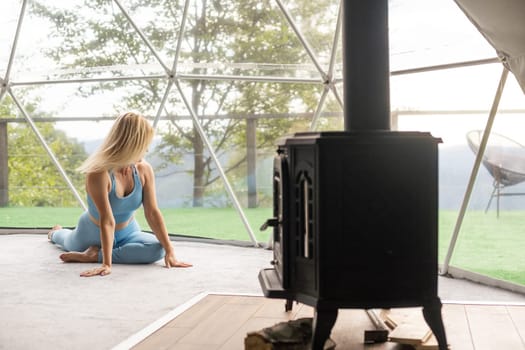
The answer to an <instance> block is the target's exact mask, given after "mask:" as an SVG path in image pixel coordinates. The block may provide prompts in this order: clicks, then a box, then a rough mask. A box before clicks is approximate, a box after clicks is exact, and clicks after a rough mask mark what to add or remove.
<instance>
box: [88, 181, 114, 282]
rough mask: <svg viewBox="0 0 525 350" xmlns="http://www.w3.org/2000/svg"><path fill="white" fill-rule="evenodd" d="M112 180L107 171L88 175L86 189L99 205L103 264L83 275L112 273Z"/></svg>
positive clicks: (96, 204) (97, 205)
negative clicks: (109, 194)
mask: <svg viewBox="0 0 525 350" xmlns="http://www.w3.org/2000/svg"><path fill="white" fill-rule="evenodd" d="M110 186H111V182H110V179H109V176H108V174H107V172H105V171H104V172H98V173H89V174H87V177H86V190H87V192H88V193H89V195H90V196H91V199H92V200H93V203H95V206H96V207H97V210H98V213H99V222H100V242H101V246H102V247H101V248H102V266H101V267H97V268H94V269H91V270H88V271H84V272H83V273H81V274H80V275H81V276H85V277H90V276H95V275H102V276H104V275H109V274H110V273H111V263H112V262H111V255H112V251H113V240H114V239H115V218H114V217H113V211H112V209H111V205H110V203H109V198H108V191H109V188H110Z"/></svg>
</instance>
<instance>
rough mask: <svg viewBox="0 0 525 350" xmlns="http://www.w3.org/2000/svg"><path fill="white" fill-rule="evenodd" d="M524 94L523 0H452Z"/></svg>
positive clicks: (524, 24) (524, 21) (524, 43)
mask: <svg viewBox="0 0 525 350" xmlns="http://www.w3.org/2000/svg"><path fill="white" fill-rule="evenodd" d="M455 1H456V3H457V4H458V6H459V7H460V8H461V9H462V10H463V12H464V13H465V14H466V15H467V17H468V18H469V19H470V21H471V22H472V23H473V24H474V25H475V26H476V28H477V29H478V30H479V31H480V32H481V34H482V35H483V36H484V37H485V39H487V41H488V42H489V43H490V44H491V45H492V46H493V47H494V48H495V49H496V52H497V53H498V56H499V58H500V59H501V61H502V63H503V64H504V65H505V67H507V69H508V70H509V71H511V72H512V73H513V74H514V75H515V76H516V79H517V80H518V83H519V84H520V86H521V89H522V90H523V92H524V93H525V20H524V18H525V0H498V1H494V0H455Z"/></svg>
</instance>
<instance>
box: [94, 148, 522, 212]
mask: <svg viewBox="0 0 525 350" xmlns="http://www.w3.org/2000/svg"><path fill="white" fill-rule="evenodd" d="M100 142H101V141H100V140H94V141H89V142H84V148H85V149H86V152H88V153H91V152H93V151H94V150H95V149H96V148H97V147H98V145H99V144H100ZM474 160H475V155H474V154H473V153H472V151H471V150H470V149H469V148H468V147H467V145H458V146H444V145H440V146H439V207H440V209H449V210H458V209H459V208H460V207H461V203H462V201H463V197H464V195H465V190H466V187H467V184H468V181H469V177H470V172H471V171H472V167H473V164H474ZM148 161H149V162H150V163H151V164H152V165H153V166H154V167H156V166H158V165H159V164H160V161H159V160H158V159H155V158H154V157H149V158H148ZM258 163H259V164H258V166H257V169H258V170H257V187H258V188H259V189H260V190H261V191H264V192H265V193H266V194H267V195H271V193H272V192H271V186H272V168H271V167H272V166H273V165H272V164H273V163H272V158H271V157H266V158H264V159H260V160H259V161H258ZM192 164H193V157H192V156H191V155H188V156H187V157H185V159H184V161H183V164H182V165H177V164H174V165H171V166H169V167H167V168H165V169H162V170H161V171H158V172H157V179H156V184H157V197H158V201H159V205H160V206H161V207H181V206H187V205H189V204H190V203H191V200H192V192H193V178H192V174H191V173H189V172H185V170H187V169H191V168H192ZM232 186H233V187H234V189H235V191H236V192H237V191H239V192H242V193H245V192H246V189H245V188H243V187H245V184H244V181H242V183H237V184H232ZM512 190H513V191H514V192H521V193H525V184H520V185H516V186H513V188H512ZM491 192H492V177H491V176H490V174H489V173H488V171H487V169H485V167H483V166H481V167H480V169H479V174H478V178H477V180H476V182H475V185H474V188H473V192H472V195H471V198H470V201H469V207H468V208H469V209H473V210H484V209H485V207H486V205H487V203H488V200H489V197H490V194H491ZM213 202H214V204H215V205H216V204H217V203H231V202H230V200H229V198H228V195H227V192H226V191H224V193H222V194H220V193H219V194H217V195H215V196H214V199H213ZM500 205H501V208H502V209H505V210H511V209H525V196H523V197H521V196H513V197H505V198H502V199H501V200H500ZM495 208H496V203H495V199H494V201H493V203H492V206H491V209H492V210H495Z"/></svg>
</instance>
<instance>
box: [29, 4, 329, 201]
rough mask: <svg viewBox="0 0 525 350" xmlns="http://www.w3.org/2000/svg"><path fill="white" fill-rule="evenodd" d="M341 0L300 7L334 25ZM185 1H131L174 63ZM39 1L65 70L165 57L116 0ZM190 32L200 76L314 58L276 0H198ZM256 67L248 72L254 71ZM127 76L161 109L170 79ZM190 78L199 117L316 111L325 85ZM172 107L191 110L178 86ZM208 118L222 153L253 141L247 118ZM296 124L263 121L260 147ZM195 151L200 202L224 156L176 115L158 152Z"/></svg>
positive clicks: (187, 44) (141, 101)
mask: <svg viewBox="0 0 525 350" xmlns="http://www.w3.org/2000/svg"><path fill="white" fill-rule="evenodd" d="M332 2H333V1H329V0H324V1H318V2H314V3H311V2H309V1H306V0H301V1H300V3H301V6H297V7H296V8H293V9H291V11H293V12H294V14H295V15H297V18H299V19H300V20H301V21H303V22H308V23H307V25H308V26H310V27H311V28H326V25H327V24H328V23H325V22H326V18H325V17H323V16H322V14H323V13H324V12H325V10H326V9H327V8H328V7H329V6H330V4H332ZM183 4H184V1H181V0H175V1H164V0H137V1H135V2H133V3H132V4H131V5H129V7H128V8H127V11H128V13H130V14H131V17H132V18H136V19H140V23H141V30H142V32H143V33H145V35H146V36H147V37H148V40H149V41H150V42H151V43H152V45H154V47H155V49H156V50H157V51H158V52H160V53H161V55H162V56H163V57H167V58H169V60H168V62H171V60H173V58H174V57H175V52H176V47H177V40H178V36H177V35H178V29H179V28H180V26H181V17H182V12H183V11H182V9H183ZM32 8H33V11H34V13H35V14H37V15H39V16H42V17H44V18H47V19H49V20H51V21H52V23H54V33H53V35H54V36H55V37H58V38H61V40H60V44H59V45H57V46H55V47H52V48H50V49H49V50H48V52H47V54H48V56H49V57H51V58H53V59H55V60H56V61H57V62H61V64H62V65H63V66H64V68H66V67H96V66H110V67H111V66H113V67H117V66H119V65H129V64H131V65H136V64H142V63H151V62H156V59H155V57H154V55H153V54H152V52H151V51H150V50H149V49H148V48H147V46H146V45H144V42H143V40H142V39H141V38H140V37H139V36H138V35H137V34H136V32H135V31H134V30H133V28H131V26H130V24H129V23H128V21H127V20H126V18H125V16H124V15H123V14H122V12H120V11H118V10H117V9H116V6H111V1H105V0H95V1H93V0H90V1H85V2H84V4H83V7H82V8H81V9H80V8H75V9H60V10H59V9H56V8H50V7H49V5H48V4H47V3H44V2H35V3H34V4H33V7H32ZM323 21H325V22H323ZM316 26H318V27H316ZM182 36H183V41H182V50H181V53H180V58H179V61H180V62H183V63H187V64H188V66H189V67H190V68H189V69H190V71H189V73H193V74H203V75H206V74H208V75H212V74H217V73H220V72H223V73H224V72H225V73H228V74H235V73H238V71H239V68H236V67H237V66H236V67H229V66H227V65H224V64H223V65H222V66H221V65H220V64H218V63H221V62H222V63H224V62H235V63H249V64H255V65H256V64H259V65H263V64H265V63H268V62H270V63H284V64H297V63H305V62H308V60H309V59H308V57H307V55H306V52H305V50H304V49H303V47H302V45H301V43H300V41H299V40H297V38H296V37H295V34H294V33H293V30H292V29H291V28H290V27H289V25H288V24H287V22H286V20H285V18H284V17H283V16H282V14H281V13H280V11H279V10H278V9H277V8H276V7H275V6H273V5H272V3H270V1H269V0H263V1H260V0H244V1H233V0H230V1H216V0H212V1H208V0H200V1H195V2H192V3H191V5H190V7H189V16H188V20H187V24H186V29H185V31H184V33H183V34H182ZM316 39H319V40H320V41H321V42H327V43H329V42H330V41H331V34H327V33H323V32H322V31H320V32H319V33H316ZM273 69H276V68H273ZM241 70H242V68H241ZM246 70H247V69H244V70H243V71H242V72H241V74H246ZM251 73H254V72H251ZM255 73H257V72H255ZM270 73H271V72H270ZM85 74H89V73H85ZM284 74H286V72H285V73H284ZM124 84H125V83H124V82H122V81H115V82H105V83H103V84H100V85H98V86H90V87H85V86H84V87H81V91H80V92H81V93H83V94H92V93H95V92H96V91H98V90H99V89H117V88H119V87H123V86H124ZM126 84H133V85H135V87H136V89H134V91H135V92H134V93H131V94H129V95H127V96H126V97H125V98H124V100H123V104H124V105H125V107H126V108H133V109H139V110H141V111H143V112H144V111H149V110H151V111H155V107H157V105H158V103H159V101H160V100H161V98H162V94H163V92H164V89H165V82H163V81H162V80H154V79H148V80H136V81H133V82H132V83H126ZM128 86H129V85H128ZM182 86H183V88H184V91H185V93H186V94H187V96H188V100H189V103H190V105H191V108H192V109H193V111H194V112H195V113H196V115H197V116H199V117H204V116H207V115H212V116H214V115H241V116H242V115H246V114H258V113H288V112H290V111H294V110H297V109H299V110H301V111H313V110H314V108H315V106H316V103H317V100H318V95H319V93H320V91H319V89H318V88H316V87H315V86H314V85H307V84H278V83H253V82H249V83H248V82H239V81H218V80H214V79H205V78H203V79H202V80H188V81H184V82H183V84H182ZM137 91H138V92H137ZM168 105H170V106H179V107H173V108H174V109H175V113H173V114H178V113H180V114H182V113H184V114H187V113H188V111H187V110H185V108H184V105H183V104H182V103H181V101H180V98H179V96H178V95H177V94H175V93H173V94H171V95H170V96H169V101H168ZM201 122H202V127H203V129H204V130H205V132H206V134H207V136H208V137H209V139H210V140H212V142H213V147H214V150H215V152H216V153H217V154H218V155H219V156H220V155H221V154H222V153H223V152H226V151H228V150H231V149H238V148H240V147H244V142H245V141H244V140H245V136H244V133H245V128H244V123H245V121H244V120H242V119H239V118H231V119H221V120H219V119H214V118H207V119H204V118H202V119H201ZM292 125H293V121H291V120H277V119H268V120H261V121H260V123H259V133H258V137H259V138H258V142H259V143H258V147H260V148H262V147H267V146H269V145H272V144H273V142H274V141H275V138H276V137H277V136H282V135H283V134H284V133H286V132H287V131H288V130H289V129H290V127H291V126H292ZM188 150H192V152H191V153H192V154H193V160H194V161H193V169H192V170H191V171H192V173H193V181H194V190H193V205H194V206H202V205H203V196H204V191H205V189H206V188H207V186H209V185H210V184H211V183H213V182H214V181H216V180H217V179H218V177H217V176H216V173H215V172H214V170H215V168H214V164H213V162H212V158H211V157H210V155H209V154H207V153H206V152H205V145H204V142H203V140H202V139H201V137H200V135H199V133H198V132H197V131H196V128H195V125H193V124H184V123H180V122H177V121H176V120H175V118H174V121H173V123H172V124H171V127H170V128H169V130H166V131H162V143H161V144H160V145H159V146H158V149H157V151H158V152H159V154H160V155H161V157H162V158H163V159H164V160H165V161H167V162H175V161H177V160H179V159H180V158H181V155H182V154H183V153H187V152H188ZM243 162H244V159H243V158H242V157H241V158H238V159H233V160H232V161H231V163H230V164H228V167H227V169H226V171H233V170H234V169H237V168H238V167H239V166H240V165H241V164H243Z"/></svg>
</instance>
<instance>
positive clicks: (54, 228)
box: [47, 225, 62, 241]
mask: <svg viewBox="0 0 525 350" xmlns="http://www.w3.org/2000/svg"><path fill="white" fill-rule="evenodd" d="M60 229H62V226H60V225H55V226H53V228H52V229H51V230H50V231H49V232H48V233H47V239H49V240H50V241H51V237H53V233H54V232H55V231H56V230H60Z"/></svg>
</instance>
